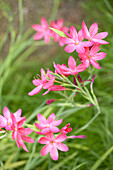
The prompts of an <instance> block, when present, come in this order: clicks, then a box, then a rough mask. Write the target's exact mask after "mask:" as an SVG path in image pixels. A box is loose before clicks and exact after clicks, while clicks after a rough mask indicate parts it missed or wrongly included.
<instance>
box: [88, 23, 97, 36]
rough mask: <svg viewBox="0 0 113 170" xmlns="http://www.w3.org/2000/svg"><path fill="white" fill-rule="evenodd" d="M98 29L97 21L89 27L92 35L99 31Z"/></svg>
mask: <svg viewBox="0 0 113 170" xmlns="http://www.w3.org/2000/svg"><path fill="white" fill-rule="evenodd" d="M97 31H98V24H97V23H94V24H92V25H91V26H90V28H89V32H90V35H91V37H92V36H94V35H95V34H96V33H97Z"/></svg>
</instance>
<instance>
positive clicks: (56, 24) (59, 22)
mask: <svg viewBox="0 0 113 170" xmlns="http://www.w3.org/2000/svg"><path fill="white" fill-rule="evenodd" d="M63 22H64V21H63V19H59V20H56V21H51V27H52V28H55V29H57V30H60V31H62V32H64V33H67V32H68V31H69V28H68V27H65V26H63ZM51 34H52V37H53V38H54V40H55V42H57V41H59V45H60V46H63V45H64V43H63V42H62V39H61V36H60V35H58V34H57V33H55V32H54V31H52V30H51Z"/></svg>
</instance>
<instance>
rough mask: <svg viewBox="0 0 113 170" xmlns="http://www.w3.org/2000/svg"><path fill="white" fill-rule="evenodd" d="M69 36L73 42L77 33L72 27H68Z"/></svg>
mask: <svg viewBox="0 0 113 170" xmlns="http://www.w3.org/2000/svg"><path fill="white" fill-rule="evenodd" d="M70 34H71V37H72V38H73V39H74V40H75V38H76V37H77V31H76V29H75V27H74V26H73V25H72V26H71V27H70Z"/></svg>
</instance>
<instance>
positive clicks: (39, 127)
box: [35, 123, 45, 129]
mask: <svg viewBox="0 0 113 170" xmlns="http://www.w3.org/2000/svg"><path fill="white" fill-rule="evenodd" d="M35 126H36V127H37V128H38V129H43V128H44V127H45V125H44V124H39V123H35Z"/></svg>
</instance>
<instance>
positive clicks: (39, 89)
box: [28, 85, 42, 96]
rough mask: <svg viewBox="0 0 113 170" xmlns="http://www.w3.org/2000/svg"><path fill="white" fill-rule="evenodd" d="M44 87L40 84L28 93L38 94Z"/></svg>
mask: <svg viewBox="0 0 113 170" xmlns="http://www.w3.org/2000/svg"><path fill="white" fill-rule="evenodd" d="M41 89H42V85H39V86H38V87H36V88H35V89H33V90H32V91H31V92H29V93H28V95H29V96H33V95H36V94H38V93H39V92H40V91H41Z"/></svg>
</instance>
